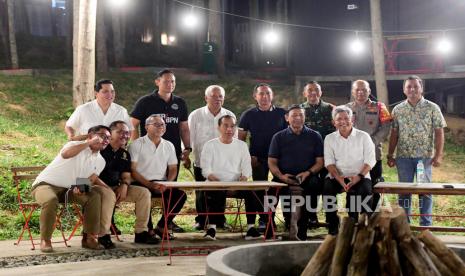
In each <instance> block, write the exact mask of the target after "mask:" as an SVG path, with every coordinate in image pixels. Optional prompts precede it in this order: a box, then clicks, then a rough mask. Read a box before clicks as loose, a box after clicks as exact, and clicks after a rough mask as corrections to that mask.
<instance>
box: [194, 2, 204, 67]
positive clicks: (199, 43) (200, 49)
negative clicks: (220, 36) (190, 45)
mask: <svg viewBox="0 0 465 276" xmlns="http://www.w3.org/2000/svg"><path fill="white" fill-rule="evenodd" d="M193 4H194V5H196V6H199V7H205V1H203V0H194V3H193ZM195 12H196V14H197V15H198V16H199V17H200V18H206V17H207V14H206V13H205V11H204V10H201V9H197V10H196V11H195ZM202 27H203V26H202ZM206 41H207V36H206V32H205V29H203V28H202V30H200V32H198V35H196V36H195V44H196V50H197V58H198V64H199V65H198V66H199V69H200V68H202V61H203V44H204V43H205V42H206Z"/></svg>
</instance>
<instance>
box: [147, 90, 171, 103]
mask: <svg viewBox="0 0 465 276" xmlns="http://www.w3.org/2000/svg"><path fill="white" fill-rule="evenodd" d="M152 96H154V97H155V98H156V99H159V100H160V101H163V102H165V100H163V99H162V98H161V97H160V94H158V89H156V90H154V91H153V93H152ZM173 97H174V95H173V93H171V95H170V100H169V101H168V103H170V102H172V101H173Z"/></svg>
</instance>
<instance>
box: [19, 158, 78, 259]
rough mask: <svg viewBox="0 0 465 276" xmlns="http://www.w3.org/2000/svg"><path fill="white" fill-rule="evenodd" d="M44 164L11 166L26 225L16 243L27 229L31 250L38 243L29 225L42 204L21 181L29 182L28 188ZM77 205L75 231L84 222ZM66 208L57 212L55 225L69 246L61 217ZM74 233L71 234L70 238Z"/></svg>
mask: <svg viewBox="0 0 465 276" xmlns="http://www.w3.org/2000/svg"><path fill="white" fill-rule="evenodd" d="M44 168H45V167H44V166H35V167H13V168H11V172H12V173H13V183H14V185H15V186H16V191H17V200H18V205H19V210H20V211H21V214H22V215H23V218H24V225H23V229H22V231H21V234H20V235H19V237H18V240H17V241H16V242H15V245H19V243H20V242H21V240H22V239H23V235H24V232H25V231H26V230H27V232H28V234H29V239H30V241H31V245H32V248H31V250H35V245H36V244H38V243H34V238H33V236H32V233H31V229H30V227H29V222H30V220H31V217H32V214H33V213H34V212H35V211H36V210H38V209H39V208H40V205H39V204H38V203H37V202H34V201H33V200H32V199H31V197H30V189H25V188H23V187H22V186H21V183H24V182H25V181H26V182H27V184H28V188H29V187H30V183H31V182H32V181H33V180H34V179H35V178H36V177H37V175H38V174H39V173H40V172H41V171H42V170H43V169H44ZM76 207H77V206H75V205H74V204H73V208H74V210H75V213H76V214H78V218H79V219H78V222H77V223H76V224H75V227H74V230H73V233H72V234H74V232H75V231H76V229H77V228H78V227H79V226H80V225H81V223H82V214H81V213H80V210H79V208H77V211H79V212H76ZM64 211H65V209H64V208H61V209H60V211H59V212H58V213H57V216H56V220H55V227H57V226H58V228H59V229H60V232H61V236H62V237H63V242H64V243H65V245H66V246H67V247H69V245H68V243H67V240H69V239H66V237H65V234H64V231H63V226H62V223H61V218H62V215H63V214H64ZM71 237H72V235H71V236H70V238H71Z"/></svg>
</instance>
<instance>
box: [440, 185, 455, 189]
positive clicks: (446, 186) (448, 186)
mask: <svg viewBox="0 0 465 276" xmlns="http://www.w3.org/2000/svg"><path fill="white" fill-rule="evenodd" d="M442 187H443V188H446V189H453V188H454V186H453V185H449V184H444V185H442Z"/></svg>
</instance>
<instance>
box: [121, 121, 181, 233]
mask: <svg viewBox="0 0 465 276" xmlns="http://www.w3.org/2000/svg"><path fill="white" fill-rule="evenodd" d="M145 129H146V130H147V134H146V135H145V136H142V137H140V138H138V139H136V140H134V142H132V144H131V145H130V146H129V153H130V154H131V158H132V161H131V169H132V177H133V178H134V180H135V181H136V182H135V183H133V185H138V186H142V187H145V188H147V189H149V191H150V192H151V194H152V197H161V193H163V197H164V206H165V208H169V209H168V210H170V211H172V213H178V212H179V211H180V210H181V209H182V207H183V206H184V202H186V198H187V196H186V194H185V193H184V192H183V191H181V190H179V189H172V191H171V192H172V194H171V201H170V206H168V201H169V195H170V192H169V191H165V189H166V188H165V187H164V186H163V184H162V183H161V182H160V181H175V179H176V175H177V166H178V159H177V157H176V151H175V149H174V145H173V144H172V143H171V142H170V141H168V140H165V139H163V138H162V136H163V134H165V132H166V124H165V121H164V120H163V118H162V115H160V114H152V115H150V116H149V117H148V118H147V119H146V120H145ZM159 182H160V183H159ZM175 204H176V206H175ZM173 208H174V209H173ZM174 217H175V216H174V215H170V216H169V217H168V219H167V220H168V225H169V224H170V223H171V222H172V221H173V219H174ZM164 226H165V217H164V215H162V217H161V218H160V220H159V221H158V224H157V227H156V228H153V223H152V215H151V212H150V215H149V222H148V229H149V233H150V234H152V235H153V234H156V235H158V236H160V238H161V237H162V236H163V229H164ZM169 239H174V236H172V235H171V234H170V235H169Z"/></svg>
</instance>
